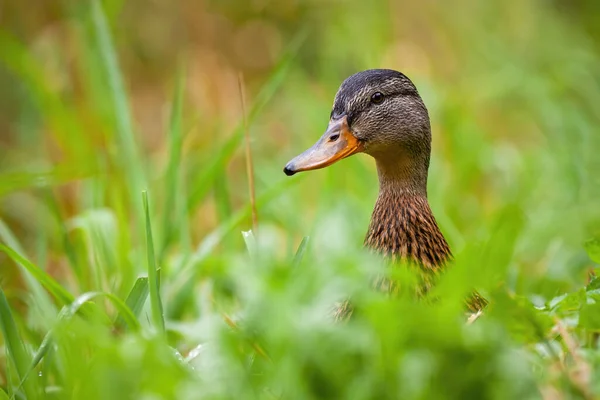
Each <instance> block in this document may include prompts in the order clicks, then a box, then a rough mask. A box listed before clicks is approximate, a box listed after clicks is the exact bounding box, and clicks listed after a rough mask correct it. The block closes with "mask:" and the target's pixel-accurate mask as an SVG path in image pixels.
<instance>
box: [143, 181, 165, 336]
mask: <svg viewBox="0 0 600 400" xmlns="http://www.w3.org/2000/svg"><path fill="white" fill-rule="evenodd" d="M142 201H143V203H144V214H145V216H146V251H147V256H148V283H149V292H150V304H151V308H152V320H153V323H154V327H155V328H156V330H157V331H158V332H159V333H160V334H164V332H165V320H164V314H163V306H162V302H161V298H160V283H159V280H158V279H159V278H158V276H159V275H158V271H157V268H156V257H155V255H154V241H153V239H152V224H151V221H150V211H149V210H148V192H146V191H143V192H142Z"/></svg>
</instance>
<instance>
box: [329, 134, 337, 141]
mask: <svg viewBox="0 0 600 400" xmlns="http://www.w3.org/2000/svg"><path fill="white" fill-rule="evenodd" d="M339 138H340V134H339V133H336V134H334V135H331V136H329V141H330V142H335V141H336V140H338V139H339Z"/></svg>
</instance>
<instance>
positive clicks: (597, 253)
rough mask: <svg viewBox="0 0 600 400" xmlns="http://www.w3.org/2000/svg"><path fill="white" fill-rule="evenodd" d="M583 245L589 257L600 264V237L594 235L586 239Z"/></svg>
mask: <svg viewBox="0 0 600 400" xmlns="http://www.w3.org/2000/svg"><path fill="white" fill-rule="evenodd" d="M583 247H584V248H585V251H586V252H587V254H588V257H590V259H591V260H592V261H593V262H595V263H596V264H600V238H597V237H594V238H591V239H588V240H586V242H585V243H584V245H583Z"/></svg>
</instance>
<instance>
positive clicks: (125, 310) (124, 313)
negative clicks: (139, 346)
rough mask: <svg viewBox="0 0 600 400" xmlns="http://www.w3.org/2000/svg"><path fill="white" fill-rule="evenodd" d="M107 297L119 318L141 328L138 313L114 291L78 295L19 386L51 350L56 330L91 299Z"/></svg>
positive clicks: (129, 324)
mask: <svg viewBox="0 0 600 400" xmlns="http://www.w3.org/2000/svg"><path fill="white" fill-rule="evenodd" d="M100 297H106V298H107V299H108V300H109V301H110V302H111V303H112V304H113V306H114V307H115V308H116V309H117V311H119V319H121V320H122V321H123V323H124V324H126V325H127V326H128V327H129V328H130V329H131V330H132V331H134V332H138V331H139V330H140V323H139V322H138V320H137V317H136V315H134V313H133V312H132V310H131V309H130V307H129V306H128V305H127V304H126V303H124V302H123V301H122V300H121V299H119V298H118V297H117V296H115V295H114V294H112V293H107V292H87V293H84V294H82V295H81V296H79V297H77V298H76V299H75V300H74V301H73V302H72V303H71V304H69V305H68V306H65V307H63V309H62V310H61V311H60V313H59V314H58V319H57V322H56V325H55V326H54V327H53V328H52V329H51V330H50V331H49V332H48V333H47V334H46V336H44V339H43V340H42V344H41V345H40V347H39V348H38V350H37V351H36V352H35V354H34V355H33V360H32V361H31V363H30V365H29V367H28V368H27V371H26V372H25V374H24V375H23V376H22V377H20V378H21V383H20V385H19V388H20V387H21V386H22V385H23V383H24V382H25V380H26V379H27V377H28V376H29V375H30V374H31V373H32V372H33V370H34V369H35V367H36V366H37V365H38V364H39V363H40V362H41V361H42V359H43V358H44V357H45V356H46V354H48V350H50V346H51V345H52V335H53V334H54V332H55V331H56V329H57V328H58V327H60V325H61V324H66V323H67V322H68V321H70V320H71V318H72V317H73V316H74V315H75V314H77V312H78V311H79V310H80V309H81V308H82V307H83V306H84V305H85V304H86V303H87V302H89V301H92V300H94V299H97V298H100Z"/></svg>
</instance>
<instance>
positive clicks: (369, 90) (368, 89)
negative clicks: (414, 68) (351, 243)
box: [283, 69, 487, 316]
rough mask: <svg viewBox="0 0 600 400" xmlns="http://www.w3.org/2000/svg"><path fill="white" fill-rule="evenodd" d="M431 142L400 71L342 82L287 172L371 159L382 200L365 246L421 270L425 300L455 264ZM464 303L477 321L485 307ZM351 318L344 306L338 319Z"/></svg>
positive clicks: (475, 300)
mask: <svg viewBox="0 0 600 400" xmlns="http://www.w3.org/2000/svg"><path fill="white" fill-rule="evenodd" d="M431 142H432V133H431V123H430V118H429V113H428V111H427V107H426V106H425V103H424V102H423V99H422V98H421V96H420V95H419V92H418V91H417V88H416V86H415V85H414V84H413V82H412V81H411V80H410V79H409V78H408V77H407V76H406V75H404V74H403V73H401V72H399V71H395V70H391V69H370V70H365V71H361V72H358V73H355V74H354V75H351V76H350V77H348V78H347V79H346V80H344V81H343V82H342V84H341V86H340V87H339V89H338V91H337V93H336V95H335V98H334V101H333V108H332V111H331V114H330V119H329V124H328V126H327V129H326V130H325V133H324V134H323V135H322V136H321V138H320V139H318V140H317V142H316V143H315V144H314V145H313V146H312V147H310V148H309V149H307V150H306V151H304V152H302V153H301V154H299V155H298V156H296V157H294V158H293V159H292V160H290V161H289V162H288V163H287V164H286V165H285V167H284V169H283V171H284V173H285V174H286V175H288V176H292V175H294V174H296V173H299V172H302V171H310V170H316V169H320V168H325V167H327V166H329V165H332V164H334V163H336V162H338V161H340V160H342V159H344V158H347V157H350V156H352V155H354V154H358V153H365V154H367V155H369V156H371V157H373V158H374V159H375V164H376V168H377V176H378V180H379V193H378V196H377V200H376V201H375V206H374V209H373V213H372V215H371V221H370V223H369V227H368V230H367V234H366V237H365V240H364V245H365V246H366V247H367V248H370V249H372V250H374V251H375V252H378V253H381V254H382V255H383V256H384V257H386V258H389V259H392V260H402V261H404V262H405V263H407V264H408V265H412V266H416V268H417V270H418V271H419V275H420V276H421V278H422V279H421V282H420V283H419V288H417V292H419V293H421V294H423V293H425V292H426V291H427V290H428V289H429V288H430V287H431V285H432V284H433V282H434V281H435V277H437V276H439V274H440V272H441V271H443V270H444V269H445V268H446V267H447V266H448V265H449V264H450V263H451V261H452V260H453V255H452V252H451V250H450V246H449V245H448V242H447V241H446V239H445V237H444V235H443V234H442V231H441V230H440V228H439V226H438V224H437V222H436V219H435V217H434V215H433V212H432V210H431V207H430V205H429V201H428V199H427V178H428V170H429V163H430V158H431ZM377 281H378V282H379V283H378V284H377V285H376V286H377V287H378V288H379V289H381V290H386V291H389V292H393V291H396V290H397V284H396V283H395V282H393V281H390V280H389V279H387V278H383V279H377ZM465 303H466V307H467V309H468V311H470V312H473V313H478V312H480V311H481V310H482V309H483V308H484V307H485V305H486V304H487V301H486V300H485V299H484V298H482V297H481V296H480V295H478V294H477V293H476V292H474V294H473V295H472V296H471V297H470V298H468V299H466V300H465ZM351 312H352V311H351V306H350V305H349V303H348V302H345V304H344V305H342V306H340V310H339V311H338V312H337V314H338V315H342V316H346V315H349V314H351Z"/></svg>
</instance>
